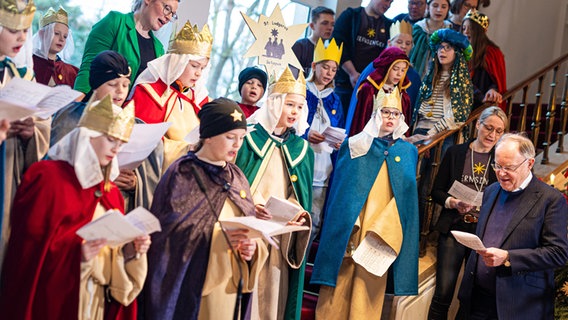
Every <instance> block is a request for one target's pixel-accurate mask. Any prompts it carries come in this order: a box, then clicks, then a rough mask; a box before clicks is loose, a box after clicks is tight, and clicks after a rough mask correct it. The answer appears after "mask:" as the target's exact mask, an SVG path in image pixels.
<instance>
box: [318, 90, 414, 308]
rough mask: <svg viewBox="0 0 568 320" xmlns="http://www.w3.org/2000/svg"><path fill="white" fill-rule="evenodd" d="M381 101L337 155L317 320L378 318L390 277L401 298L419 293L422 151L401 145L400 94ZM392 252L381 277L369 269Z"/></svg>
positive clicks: (325, 227) (321, 252) (323, 247)
mask: <svg viewBox="0 0 568 320" xmlns="http://www.w3.org/2000/svg"><path fill="white" fill-rule="evenodd" d="M381 100H382V101H380V104H379V107H378V109H377V111H375V112H374V113H373V114H372V116H371V118H370V120H369V121H368V122H367V125H366V126H365V128H364V129H363V131H362V132H360V133H359V134H357V135H354V136H352V137H350V138H349V139H348V140H347V141H346V142H344V143H343V144H342V145H341V148H340V150H339V155H338V159H337V165H336V169H337V170H336V171H335V175H334V182H333V184H332V185H331V190H330V193H329V197H328V198H329V200H328V201H329V202H328V206H327V209H326V212H325V221H324V224H323V229H322V232H321V240H320V244H319V248H318V252H317V255H316V260H315V264H314V269H313V274H312V278H311V282H312V284H319V285H321V288H320V292H319V299H318V305H317V309H316V318H318V319H375V318H377V315H380V314H381V310H382V308H383V302H384V296H385V291H386V287H387V278H390V279H388V282H391V284H394V286H393V289H394V294H395V295H416V294H418V235H419V227H418V195H417V188H416V165H417V158H418V151H417V150H416V147H414V146H413V145H412V144H410V143H408V142H406V141H404V140H403V139H401V137H402V136H403V135H404V132H406V130H407V129H408V126H407V125H406V123H405V122H404V115H403V113H402V103H401V99H400V92H398V90H397V89H396V88H395V90H394V91H393V92H392V93H389V94H386V95H383V96H382V97H381ZM354 182H356V183H354ZM377 251H381V254H377V255H376V256H373V254H372V252H377ZM386 252H388V255H390V257H391V259H392V260H389V261H388V263H385V264H380V263H379V264H380V265H381V266H380V267H384V268H383V269H382V270H380V269H381V268H379V266H377V264H376V263H369V262H368V261H370V260H373V258H376V259H377V260H379V258H378V257H380V256H382V254H384V253H386ZM385 255H386V254H385ZM362 256H363V259H360V257H362ZM366 259H368V260H366ZM366 261H367V262H366ZM387 269H389V270H388V271H387ZM361 297H365V299H361Z"/></svg>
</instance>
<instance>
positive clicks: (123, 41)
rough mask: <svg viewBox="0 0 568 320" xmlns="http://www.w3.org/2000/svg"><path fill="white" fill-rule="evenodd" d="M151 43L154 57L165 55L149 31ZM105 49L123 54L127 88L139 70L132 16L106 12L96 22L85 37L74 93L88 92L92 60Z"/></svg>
mask: <svg viewBox="0 0 568 320" xmlns="http://www.w3.org/2000/svg"><path fill="white" fill-rule="evenodd" d="M150 37H151V38H152V39H153V40H154V52H155V53H156V57H160V56H162V55H164V46H163V45H162V43H161V42H160V41H159V40H158V38H156V37H155V36H154V34H153V33H152V32H151V31H150ZM104 50H113V51H116V52H118V53H120V54H121V55H123V56H124V57H125V58H126V60H127V61H128V65H129V66H130V68H131V69H132V72H131V73H130V85H131V86H132V85H133V84H134V80H136V75H137V74H138V69H139V68H140V49H139V46H138V35H137V31H136V23H135V22H134V13H133V12H130V13H120V12H116V11H111V12H109V13H108V14H107V15H106V16H105V17H104V18H103V19H102V20H101V21H99V22H97V23H96V24H95V25H94V26H93V29H92V30H91V32H90V33H89V37H88V38H87V42H86V43H85V51H84V52H83V61H82V62H81V67H80V68H79V73H78V74H77V78H76V79H75V90H78V91H81V92H83V93H88V92H89V91H91V86H90V85H89V72H90V68H91V62H92V61H93V59H94V58H95V57H96V56H97V54H99V53H100V52H102V51H104Z"/></svg>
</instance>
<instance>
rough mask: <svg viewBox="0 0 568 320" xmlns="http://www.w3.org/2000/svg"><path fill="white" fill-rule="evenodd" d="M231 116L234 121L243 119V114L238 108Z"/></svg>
mask: <svg viewBox="0 0 568 320" xmlns="http://www.w3.org/2000/svg"><path fill="white" fill-rule="evenodd" d="M231 117H233V122H237V121H243V114H242V113H240V112H239V111H238V110H237V109H235V111H233V113H231Z"/></svg>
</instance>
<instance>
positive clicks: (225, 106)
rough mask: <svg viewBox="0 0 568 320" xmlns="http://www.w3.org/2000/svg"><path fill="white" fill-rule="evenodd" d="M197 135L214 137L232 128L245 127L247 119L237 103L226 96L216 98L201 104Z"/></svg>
mask: <svg viewBox="0 0 568 320" xmlns="http://www.w3.org/2000/svg"><path fill="white" fill-rule="evenodd" d="M197 116H198V117H199V121H200V124H199V137H200V138H201V139H205V138H210V137H214V136H216V135H219V134H221V133H225V132H227V131H231V130H233V129H246V128H247V119H246V116H245V114H244V112H243V110H241V108H240V107H239V105H238V104H237V103H236V102H235V101H233V100H231V99H227V98H218V99H215V100H213V101H211V102H208V103H206V104H204V105H203V107H202V108H201V110H200V111H199V113H198V114H197Z"/></svg>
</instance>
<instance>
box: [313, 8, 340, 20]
mask: <svg viewBox="0 0 568 320" xmlns="http://www.w3.org/2000/svg"><path fill="white" fill-rule="evenodd" d="M322 14H331V15H332V16H334V15H335V11H333V10H331V9H330V8H327V7H323V6H319V7H316V8H314V9H312V15H311V17H312V20H311V21H312V23H316V21H318V19H319V17H320V15H322Z"/></svg>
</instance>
